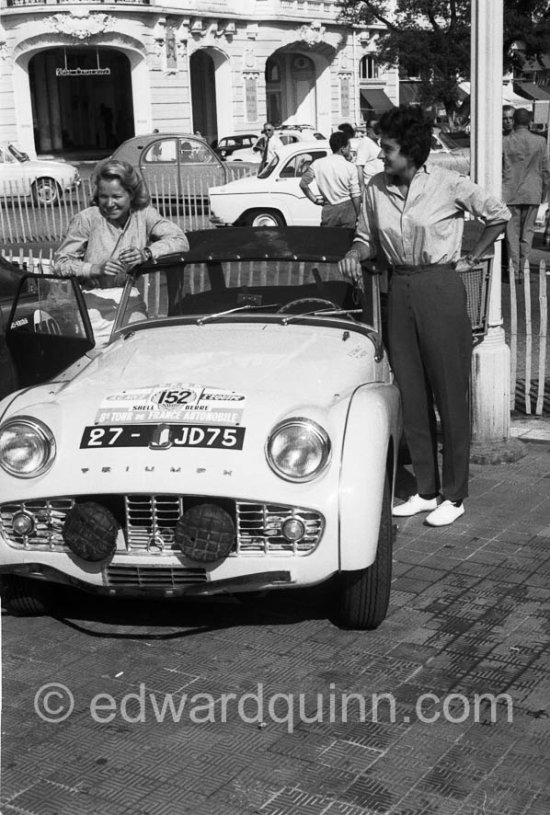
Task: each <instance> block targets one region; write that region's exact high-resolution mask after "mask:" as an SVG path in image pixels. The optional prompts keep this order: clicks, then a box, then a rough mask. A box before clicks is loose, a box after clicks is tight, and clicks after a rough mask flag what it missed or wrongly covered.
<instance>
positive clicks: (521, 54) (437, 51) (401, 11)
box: [341, 0, 550, 119]
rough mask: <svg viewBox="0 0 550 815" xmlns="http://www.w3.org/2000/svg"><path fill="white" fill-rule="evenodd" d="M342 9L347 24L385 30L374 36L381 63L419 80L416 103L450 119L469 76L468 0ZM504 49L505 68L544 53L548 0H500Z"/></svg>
mask: <svg viewBox="0 0 550 815" xmlns="http://www.w3.org/2000/svg"><path fill="white" fill-rule="evenodd" d="M341 5H342V11H343V14H344V16H345V18H346V19H347V20H348V21H350V22H353V23H356V24H357V25H364V26H365V27H366V26H369V25H373V24H377V23H378V24H380V23H382V24H383V25H384V26H385V30H382V31H380V34H379V37H378V54H379V57H380V60H381V61H382V62H385V63H387V64H390V65H399V71H400V75H401V76H403V77H405V76H409V77H412V76H414V77H418V78H419V79H420V80H421V82H420V83H419V94H420V100H419V101H420V102H421V103H422V104H423V105H425V106H430V105H435V104H436V103H438V104H439V105H441V104H443V105H444V107H445V110H446V111H447V114H448V115H449V117H450V118H451V119H453V118H454V117H455V115H456V112H457V107H458V102H459V88H458V83H459V82H460V81H461V80H465V79H469V77H470V32H471V3H470V0H395V2H393V3H392V2H388V0H341ZM518 43H521V47H519V48H517V47H516V48H515V47H514V46H515V45H516V44H518ZM503 48H504V67H505V69H506V70H510V69H516V70H518V69H521V67H522V65H523V64H525V61H528V60H530V59H533V58H538V59H539V60H540V59H541V57H542V56H543V55H544V54H548V52H549V51H550V8H549V4H548V0H504V42H503ZM548 58H549V59H550V54H548Z"/></svg>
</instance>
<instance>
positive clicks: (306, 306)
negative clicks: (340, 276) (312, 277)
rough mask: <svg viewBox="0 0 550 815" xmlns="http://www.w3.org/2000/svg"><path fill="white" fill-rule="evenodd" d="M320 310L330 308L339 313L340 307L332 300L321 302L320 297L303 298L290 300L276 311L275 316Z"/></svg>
mask: <svg viewBox="0 0 550 815" xmlns="http://www.w3.org/2000/svg"><path fill="white" fill-rule="evenodd" d="M322 308H332V309H336V310H337V311H340V306H337V305H336V303H333V302H332V300H323V298H322V297H303V298H302V299H301V300H291V301H290V303H285V305H284V306H281V308H280V309H279V310H278V311H277V314H300V313H301V312H303V311H317V310H318V309H322Z"/></svg>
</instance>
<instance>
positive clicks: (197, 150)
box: [178, 136, 228, 200]
mask: <svg viewBox="0 0 550 815" xmlns="http://www.w3.org/2000/svg"><path fill="white" fill-rule="evenodd" d="M178 172H179V185H180V190H181V194H182V195H183V197H188V196H189V197H191V198H195V199H200V200H208V188H209V187H217V186H220V185H222V184H225V183H226V181H227V179H228V170H227V168H226V165H225V163H224V162H223V161H222V160H221V159H220V157H219V156H217V155H216V153H215V152H214V150H212V148H211V147H210V145H209V144H207V143H206V142H205V141H204V140H203V139H197V138H193V137H191V136H183V137H181V138H180V139H178Z"/></svg>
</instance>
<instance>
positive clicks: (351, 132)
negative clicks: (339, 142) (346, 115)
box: [338, 122, 355, 139]
mask: <svg viewBox="0 0 550 815" xmlns="http://www.w3.org/2000/svg"><path fill="white" fill-rule="evenodd" d="M338 130H341V131H342V133H347V134H348V139H353V137H354V136H355V128H354V127H352V126H351V125H350V123H349V122H342V124H341V125H338Z"/></svg>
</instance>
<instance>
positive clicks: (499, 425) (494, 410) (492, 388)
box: [471, 0, 523, 464]
mask: <svg viewBox="0 0 550 815" xmlns="http://www.w3.org/2000/svg"><path fill="white" fill-rule="evenodd" d="M502 43H503V6H502V0H472V35H471V88H472V94H471V136H472V138H471V174H472V178H473V180H474V181H476V182H477V183H478V184H480V185H481V186H482V187H483V188H484V189H486V190H487V191H488V192H491V193H492V194H493V195H495V196H496V197H497V198H500V197H501V190H502V128H501V121H502ZM492 263H493V268H492V285H491V294H490V301H489V315H488V330H487V335H486V337H485V339H484V340H483V342H482V343H480V344H479V345H478V346H477V347H476V348H475V350H474V356H473V361H472V460H473V461H475V462H477V463H480V464H484V463H496V462H498V461H513V460H516V459H517V458H519V457H521V455H523V449H522V447H523V445H521V443H520V442H518V441H517V440H513V439H510V349H509V348H508V346H507V345H506V343H505V335H504V329H503V326H502V309H501V243H500V241H497V243H496V245H495V255H494V259H493V261H492Z"/></svg>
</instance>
